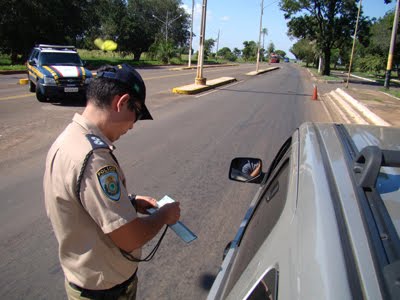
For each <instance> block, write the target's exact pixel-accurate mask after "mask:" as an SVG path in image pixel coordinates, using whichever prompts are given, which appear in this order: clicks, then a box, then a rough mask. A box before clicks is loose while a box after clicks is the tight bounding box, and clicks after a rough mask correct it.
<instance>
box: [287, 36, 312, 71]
mask: <svg viewBox="0 0 400 300" xmlns="http://www.w3.org/2000/svg"><path fill="white" fill-rule="evenodd" d="M315 48H316V47H315V43H314V42H311V41H309V40H307V39H301V40H299V41H298V42H296V43H295V44H294V45H293V46H292V48H290V52H292V53H293V55H294V56H295V57H296V59H298V60H303V61H305V62H306V66H307V67H308V65H309V64H310V63H312V62H313V61H314V60H315V58H316V55H317V52H316V49H315Z"/></svg>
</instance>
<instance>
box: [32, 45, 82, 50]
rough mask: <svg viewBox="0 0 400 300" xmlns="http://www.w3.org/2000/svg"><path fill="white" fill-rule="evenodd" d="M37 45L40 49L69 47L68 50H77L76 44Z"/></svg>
mask: <svg viewBox="0 0 400 300" xmlns="http://www.w3.org/2000/svg"><path fill="white" fill-rule="evenodd" d="M36 47H39V48H40V49H44V48H46V49H68V50H76V48H75V46H62V45H46V44H39V45H37V46H36Z"/></svg>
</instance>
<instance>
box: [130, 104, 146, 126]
mask: <svg viewBox="0 0 400 300" xmlns="http://www.w3.org/2000/svg"><path fill="white" fill-rule="evenodd" d="M128 108H129V109H130V110H131V111H134V112H135V115H136V119H135V123H136V122H137V121H139V120H140V119H141V118H142V117H143V113H142V110H141V108H140V107H139V106H138V104H137V102H136V101H135V102H133V103H132V102H130V101H129V102H128Z"/></svg>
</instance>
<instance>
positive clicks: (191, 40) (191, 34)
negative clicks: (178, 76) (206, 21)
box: [188, 0, 194, 68]
mask: <svg viewBox="0 0 400 300" xmlns="http://www.w3.org/2000/svg"><path fill="white" fill-rule="evenodd" d="M193 18H194V0H192V22H191V23H192V24H191V27H190V45H189V62H188V67H189V68H190V67H191V65H192V42H193Z"/></svg>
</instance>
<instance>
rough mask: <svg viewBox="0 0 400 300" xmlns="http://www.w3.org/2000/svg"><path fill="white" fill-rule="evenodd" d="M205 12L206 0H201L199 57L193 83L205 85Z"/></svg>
mask: <svg viewBox="0 0 400 300" xmlns="http://www.w3.org/2000/svg"><path fill="white" fill-rule="evenodd" d="M206 14H207V0H203V6H202V12H201V28H200V47H199V57H198V59H197V74H196V79H195V84H199V85H205V84H206V82H207V79H206V78H204V77H203V61H204V36H205V33H206Z"/></svg>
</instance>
